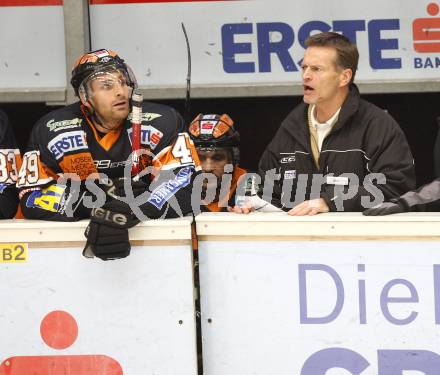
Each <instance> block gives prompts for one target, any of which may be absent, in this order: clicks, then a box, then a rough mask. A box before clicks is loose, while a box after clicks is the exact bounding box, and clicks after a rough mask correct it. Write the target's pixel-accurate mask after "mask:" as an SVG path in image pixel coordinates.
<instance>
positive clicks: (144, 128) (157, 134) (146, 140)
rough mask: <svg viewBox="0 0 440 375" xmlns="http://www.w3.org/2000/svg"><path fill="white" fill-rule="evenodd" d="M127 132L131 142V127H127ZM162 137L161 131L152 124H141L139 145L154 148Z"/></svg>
mask: <svg viewBox="0 0 440 375" xmlns="http://www.w3.org/2000/svg"><path fill="white" fill-rule="evenodd" d="M127 132H128V137H129V138H130V142H131V134H132V129H131V128H129V129H127ZM162 137H163V133H162V132H161V131H160V130H159V129H156V128H155V127H154V126H151V125H141V145H143V146H147V147H150V148H151V149H152V150H154V149H155V148H156V146H157V145H158V144H159V142H160V140H161V139H162Z"/></svg>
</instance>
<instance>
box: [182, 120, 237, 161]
mask: <svg viewBox="0 0 440 375" xmlns="http://www.w3.org/2000/svg"><path fill="white" fill-rule="evenodd" d="M189 134H190V137H191V139H192V140H193V142H194V144H195V146H196V148H198V149H215V148H219V147H221V148H230V149H231V151H232V159H233V160H232V162H233V164H234V165H236V164H238V162H239V160H240V151H239V148H238V147H239V145H240V134H239V133H238V131H237V130H235V127H234V121H232V119H231V118H230V117H229V116H228V115H227V114H223V115H216V114H209V115H203V114H199V115H197V116H196V118H195V119H194V120H193V121H192V122H191V124H190V125H189Z"/></svg>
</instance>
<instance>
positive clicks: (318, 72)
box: [301, 46, 351, 105]
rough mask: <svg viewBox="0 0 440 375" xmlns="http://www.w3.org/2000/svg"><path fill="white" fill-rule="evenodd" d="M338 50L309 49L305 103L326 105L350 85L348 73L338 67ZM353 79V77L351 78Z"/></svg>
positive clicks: (305, 65)
mask: <svg viewBox="0 0 440 375" xmlns="http://www.w3.org/2000/svg"><path fill="white" fill-rule="evenodd" d="M336 61H337V53H336V49H334V48H332V47H315V46H313V47H308V48H307V49H306V51H305V54H304V59H303V63H302V65H301V68H302V79H303V86H304V102H306V103H308V104H316V105H325V104H326V103H328V102H332V101H333V100H334V99H335V98H336V97H337V96H338V95H340V93H341V88H343V87H345V86H347V85H348V83H349V79H348V80H347V78H348V76H347V71H348V73H350V72H351V70H350V69H342V68H341V67H339V66H338V65H337V62H336ZM350 77H351V76H350Z"/></svg>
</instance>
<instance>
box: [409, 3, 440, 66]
mask: <svg viewBox="0 0 440 375" xmlns="http://www.w3.org/2000/svg"><path fill="white" fill-rule="evenodd" d="M426 12H427V13H428V15H429V16H431V17H424V18H416V19H415V20H414V21H413V24H412V31H413V43H414V50H415V51H416V52H417V53H419V54H422V55H418V56H417V57H414V68H415V69H437V68H439V67H440V57H439V56H438V55H433V54H438V53H439V52H440V17H438V15H439V13H440V7H439V5H438V4H437V3H429V4H428V5H427V7H426ZM429 53H430V54H431V55H427V54H429Z"/></svg>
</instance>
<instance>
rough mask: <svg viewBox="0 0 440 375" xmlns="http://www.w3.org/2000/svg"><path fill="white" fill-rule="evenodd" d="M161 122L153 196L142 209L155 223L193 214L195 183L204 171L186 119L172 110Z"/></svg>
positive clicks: (154, 168) (153, 162) (152, 183)
mask: <svg viewBox="0 0 440 375" xmlns="http://www.w3.org/2000/svg"><path fill="white" fill-rule="evenodd" d="M161 121H162V126H161V128H162V129H164V130H163V135H162V137H161V140H160V142H159V143H158V145H157V147H156V148H155V149H154V157H153V160H152V167H153V172H152V177H153V181H152V182H151V185H150V192H151V194H150V196H149V198H148V200H147V201H146V202H145V203H144V204H143V205H142V206H141V210H142V211H143V213H144V214H145V215H146V216H147V217H148V218H151V219H154V218H159V217H160V218H171V217H179V216H184V215H187V214H189V213H191V212H192V205H191V194H192V186H193V181H194V178H195V176H196V174H197V173H198V172H199V171H200V170H201V167H200V161H199V158H198V155H197V151H196V148H195V146H194V143H193V141H192V140H191V138H190V137H189V135H188V134H187V133H186V132H185V125H184V122H183V119H182V117H181V116H180V115H179V114H178V113H177V112H176V111H175V110H174V109H170V111H169V112H168V113H167V115H166V116H164V118H162V119H161Z"/></svg>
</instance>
